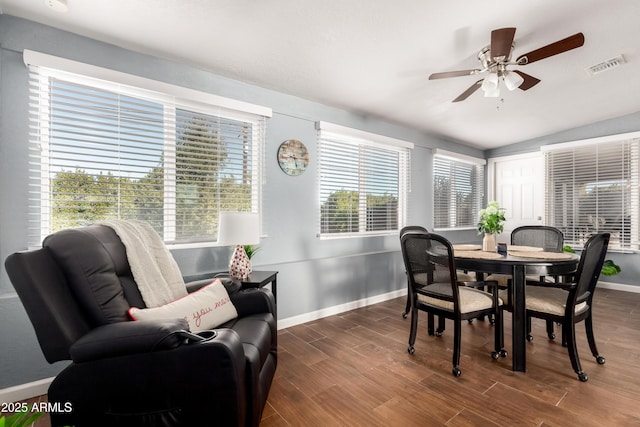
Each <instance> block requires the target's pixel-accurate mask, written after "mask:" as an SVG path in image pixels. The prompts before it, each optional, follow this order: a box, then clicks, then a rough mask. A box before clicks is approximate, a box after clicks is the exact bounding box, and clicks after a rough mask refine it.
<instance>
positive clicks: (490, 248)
mask: <svg viewBox="0 0 640 427" xmlns="http://www.w3.org/2000/svg"><path fill="white" fill-rule="evenodd" d="M482 250H483V251H485V252H495V251H496V235H495V234H493V233H484V237H483V238H482Z"/></svg>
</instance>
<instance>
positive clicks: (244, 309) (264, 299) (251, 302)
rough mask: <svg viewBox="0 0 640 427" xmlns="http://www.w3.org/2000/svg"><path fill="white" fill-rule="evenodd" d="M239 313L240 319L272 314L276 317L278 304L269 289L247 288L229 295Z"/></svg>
mask: <svg viewBox="0 0 640 427" xmlns="http://www.w3.org/2000/svg"><path fill="white" fill-rule="evenodd" d="M229 298H230V299H231V302H233V305H234V306H235V308H236V311H237V312H238V317H244V316H249V315H251V314H258V313H271V314H273V316H274V317H276V302H275V299H274V297H273V293H272V292H271V291H270V290H269V289H267V288H246V289H242V290H240V291H239V292H236V293H235V294H233V295H231V294H230V295H229Z"/></svg>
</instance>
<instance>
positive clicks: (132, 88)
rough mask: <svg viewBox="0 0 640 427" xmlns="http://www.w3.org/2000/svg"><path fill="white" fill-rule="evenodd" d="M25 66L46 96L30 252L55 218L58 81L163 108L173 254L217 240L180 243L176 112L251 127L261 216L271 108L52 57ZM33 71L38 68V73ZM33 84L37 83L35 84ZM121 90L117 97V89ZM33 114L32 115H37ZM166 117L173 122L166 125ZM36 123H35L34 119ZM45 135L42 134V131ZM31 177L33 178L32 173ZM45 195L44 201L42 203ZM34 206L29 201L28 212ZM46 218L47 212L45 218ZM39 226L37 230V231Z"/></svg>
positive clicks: (36, 139)
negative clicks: (53, 127) (53, 82)
mask: <svg viewBox="0 0 640 427" xmlns="http://www.w3.org/2000/svg"><path fill="white" fill-rule="evenodd" d="M23 59H24V62H25V65H26V66H27V67H28V68H30V73H35V76H36V78H37V79H38V80H37V83H36V84H37V87H36V88H31V90H32V92H37V93H38V95H40V94H42V93H43V92H46V94H47V95H46V96H47V98H46V99H44V100H42V99H39V100H38V101H39V104H38V106H37V107H34V108H32V109H31V110H37V116H36V117H37V119H35V120H36V121H37V122H32V126H33V127H35V128H37V129H35V131H34V132H32V137H31V141H30V146H31V149H32V150H35V151H36V152H37V153H36V154H32V156H34V157H37V160H36V163H38V164H39V166H34V167H33V169H34V171H35V169H36V168H37V167H39V168H40V180H39V182H38V183H34V184H35V185H36V186H37V187H38V189H37V190H34V192H33V193H34V194H38V196H36V197H38V198H39V201H40V203H39V211H38V212H35V210H36V207H35V206H33V207H30V214H33V215H36V216H38V217H39V218H37V219H36V220H35V221H29V227H28V228H29V230H30V232H29V247H38V246H39V245H40V243H41V242H42V239H43V238H44V237H46V236H47V235H48V234H49V232H50V229H49V222H48V220H47V218H52V215H51V211H50V210H51V209H52V204H51V203H49V202H48V200H51V199H50V197H51V189H50V184H49V182H50V176H49V170H48V165H49V161H48V150H49V146H50V143H51V141H49V139H48V135H49V132H48V131H47V128H48V126H49V124H48V119H47V115H48V109H49V106H50V105H49V101H48V96H49V95H48V94H49V93H50V92H49V90H50V89H49V88H50V87H51V86H50V78H51V77H54V78H58V79H62V80H65V81H69V82H72V83H73V84H76V85H86V86H90V87H93V88H96V89H97V90H102V91H110V92H117V93H119V94H120V95H124V96H131V97H135V98H141V99H145V100H151V101H152V102H156V103H158V104H161V105H162V106H163V118H164V119H165V120H164V121H163V123H162V129H163V133H164V142H163V144H162V145H163V153H164V154H163V156H164V157H163V158H164V162H163V167H164V178H163V180H164V189H163V202H164V203H163V230H164V232H165V235H164V236H163V238H164V240H165V242H167V244H168V246H170V247H172V248H187V247H206V246H216V242H215V241H214V240H213V238H210V239H208V240H202V241H200V240H197V239H193V238H191V239H183V240H178V241H176V240H175V239H176V229H177V227H176V225H177V219H176V216H175V214H176V206H177V201H176V200H177V197H176V195H177V185H176V184H177V178H176V171H177V166H176V155H175V153H176V147H177V146H176V123H177V121H176V119H175V117H176V112H177V111H178V110H188V112H190V113H193V114H203V115H208V116H212V117H215V118H219V119H223V120H227V119H228V120H234V121H240V122H242V123H248V124H250V125H251V142H252V154H251V155H252V157H253V158H254V164H252V168H251V172H250V174H251V177H252V191H251V196H250V199H251V211H252V212H262V193H263V189H262V184H263V182H264V177H263V173H264V148H265V145H266V119H267V118H269V117H271V116H272V110H271V109H270V108H267V107H262V106H259V105H254V104H250V103H246V102H243V101H238V100H234V99H230V98H225V97H221V96H218V95H213V94H209V93H205V92H201V91H197V90H193V89H189V88H185V87H181V86H176V85H173V84H169V83H164V82H160V81H156V80H151V79H147V78H144V77H139V76H135V75H131V74H126V73H122V72H119V71H115V70H111V69H105V68H101V67H97V66H93V65H89V64H84V63H80V62H76V61H71V60H67V59H64V58H59V57H55V56H52V55H47V54H43V53H40V52H34V51H30V50H25V51H24V54H23ZM32 67H37V68H36V71H35V72H34V71H33V70H31V68H32ZM32 82H33V80H32ZM115 87H117V88H118V89H117V91H114V88H115ZM31 110H30V115H32V114H33V111H31ZM168 116H173V118H169V120H166V119H167V117H168ZM32 120H34V119H33V117H32ZM41 129H43V130H44V132H41V131H40V130H41ZM30 175H31V176H32V177H33V176H34V175H33V173H30ZM43 195H45V196H44V197H43ZM32 205H33V202H31V201H30V206H32ZM45 212H48V214H47V215H45ZM36 223H37V225H36Z"/></svg>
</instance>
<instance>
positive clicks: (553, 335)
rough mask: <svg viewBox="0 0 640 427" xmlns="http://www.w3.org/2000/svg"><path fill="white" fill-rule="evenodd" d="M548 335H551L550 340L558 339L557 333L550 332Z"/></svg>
mask: <svg viewBox="0 0 640 427" xmlns="http://www.w3.org/2000/svg"><path fill="white" fill-rule="evenodd" d="M547 336H548V337H549V339H550V340H555V339H556V334H549V335H547Z"/></svg>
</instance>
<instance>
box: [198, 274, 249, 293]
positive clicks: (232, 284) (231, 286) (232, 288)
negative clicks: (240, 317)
mask: <svg viewBox="0 0 640 427" xmlns="http://www.w3.org/2000/svg"><path fill="white" fill-rule="evenodd" d="M215 279H220V281H221V282H222V285H223V286H224V288H225V289H226V290H227V293H228V294H229V295H231V294H233V293H235V292H237V291H238V290H240V287H241V286H242V284H241V283H240V282H238V281H234V280H233V279H231V278H230V277H211V278H206V279H199V280H194V281H190V282H187V283H186V286H187V292H188V293H192V292H195V291H197V290H199V289H202V288H204V287H205V286H207V285H208V284H210V283H211V282H213V281H214V280H215Z"/></svg>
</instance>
